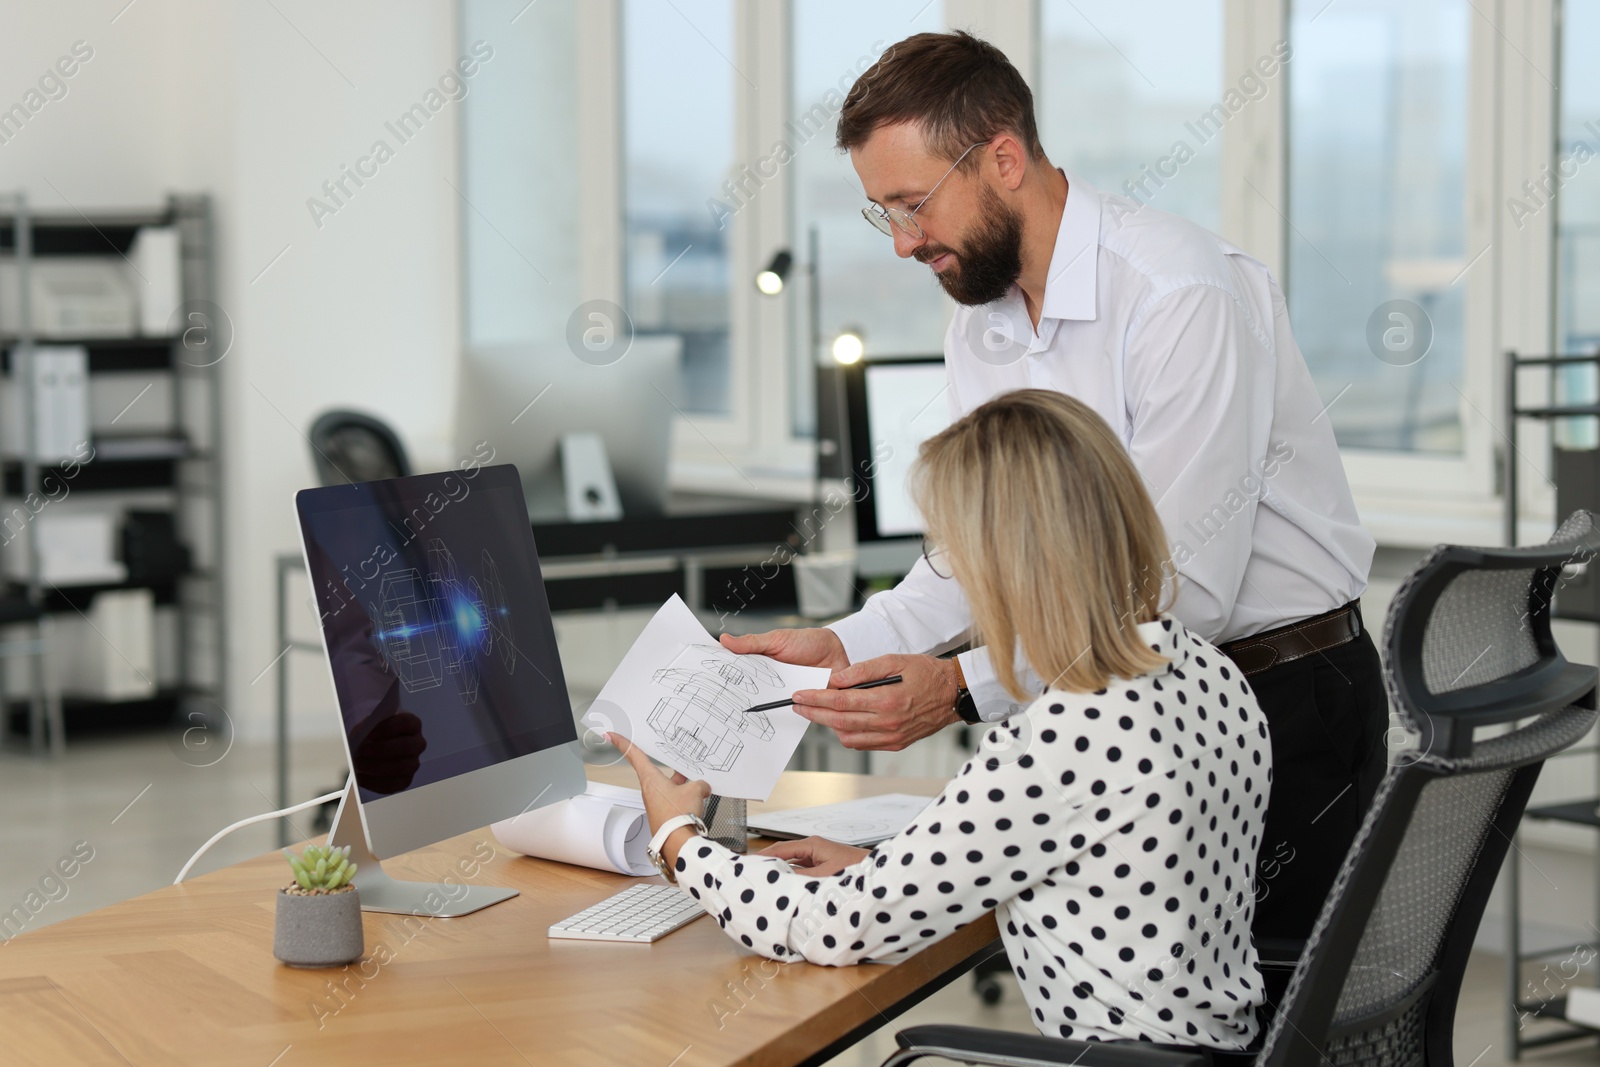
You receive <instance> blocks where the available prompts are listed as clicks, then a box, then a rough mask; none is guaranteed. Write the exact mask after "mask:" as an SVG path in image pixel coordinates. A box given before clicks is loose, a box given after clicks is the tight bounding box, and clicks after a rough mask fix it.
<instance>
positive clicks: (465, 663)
mask: <svg viewBox="0 0 1600 1067" xmlns="http://www.w3.org/2000/svg"><path fill="white" fill-rule="evenodd" d="M482 570H483V574H482V580H481V581H480V580H479V578H478V577H475V576H469V577H468V578H467V579H466V580H465V581H462V579H461V576H460V573H459V572H458V569H457V567H456V560H455V556H454V554H452V553H451V551H450V549H449V547H448V546H447V545H446V544H445V543H444V541H442V540H440V539H439V538H437V537H435V538H433V539H431V540H430V541H429V542H428V573H427V574H426V575H424V574H423V573H422V572H421V571H420V570H418V569H417V568H415V567H406V568H399V569H396V570H392V571H388V572H387V573H385V574H384V575H383V580H382V583H381V584H380V585H379V587H378V597H379V605H378V610H377V612H376V613H375V615H376V622H377V628H376V629H375V630H374V632H373V635H372V639H373V642H374V643H375V644H376V645H377V646H378V650H379V651H380V652H381V653H383V658H384V660H385V661H386V662H387V663H388V664H389V667H390V669H391V670H393V671H394V673H395V674H396V675H397V676H398V677H399V679H400V684H401V685H403V686H404V687H405V689H406V691H407V692H410V693H414V692H417V691H418V690H422V689H434V688H437V687H438V686H441V685H443V684H444V682H445V679H446V678H447V677H450V676H454V677H455V679H456V685H457V687H458V688H459V689H460V691H461V698H462V699H463V700H464V701H466V702H467V703H469V704H471V703H473V702H475V701H476V700H477V699H478V683H479V675H478V665H477V660H478V658H479V657H481V656H485V655H488V654H489V653H490V652H491V651H492V652H494V653H496V654H498V655H499V657H500V663H501V665H502V666H503V667H504V668H505V671H506V673H507V674H510V673H511V672H512V668H513V667H515V666H516V662H517V661H516V645H515V643H514V640H513V634H512V626H511V624H512V620H511V611H510V608H509V607H508V606H507V604H506V594H505V587H504V585H503V584H502V583H501V581H500V568H499V567H498V566H497V565H496V564H495V561H494V557H493V556H491V555H489V553H488V552H487V551H485V552H484V553H483V564H482Z"/></svg>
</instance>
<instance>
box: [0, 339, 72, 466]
mask: <svg viewBox="0 0 1600 1067" xmlns="http://www.w3.org/2000/svg"><path fill="white" fill-rule="evenodd" d="M17 355H18V353H17V350H16V349H13V350H12V357H13V366H14V368H15V369H16V370H17V371H18V373H17V374H14V375H13V376H12V381H11V388H10V403H9V404H8V405H7V408H8V410H7V415H8V416H9V417H8V418H7V420H6V422H7V425H8V431H7V434H6V447H7V450H8V451H9V452H11V453H12V454H13V455H24V454H27V455H31V456H32V457H33V458H34V459H36V460H38V461H39V462H40V463H44V464H50V463H68V462H72V461H74V460H82V459H83V456H84V452H83V451H82V448H81V446H82V445H83V444H84V443H85V442H87V441H88V440H89V353H88V350H87V349H85V348H84V347H83V346H82V345H35V346H34V348H33V355H32V358H31V359H29V358H26V357H24V358H21V359H18V358H16V357H17ZM29 381H31V382H32V390H31V391H32V394H33V402H34V407H33V441H32V442H31V446H30V443H29V442H26V441H25V440H24V438H25V436H26V431H25V427H26V425H27V419H26V418H25V410H24V407H23V405H24V404H26V403H27V400H28V394H29V392H30V390H29V388H28V382H29Z"/></svg>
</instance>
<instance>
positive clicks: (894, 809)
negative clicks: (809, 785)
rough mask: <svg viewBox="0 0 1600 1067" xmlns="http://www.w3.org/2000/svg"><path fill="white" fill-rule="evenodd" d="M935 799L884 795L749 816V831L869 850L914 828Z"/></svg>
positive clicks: (908, 795)
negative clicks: (811, 838) (815, 838)
mask: <svg viewBox="0 0 1600 1067" xmlns="http://www.w3.org/2000/svg"><path fill="white" fill-rule="evenodd" d="M931 803H933V798H932V797H918V796H912V795H911V794H909V793H885V794H883V795H882V796H876V797H861V798H860V799H858V800H845V801H841V802H839V803H838V804H820V805H818V806H817V807H814V808H789V809H788V810H786V811H769V812H766V813H765V814H763V815H752V816H750V829H751V830H759V831H761V832H763V833H766V834H768V835H769V836H773V837H811V836H813V835H815V836H817V837H826V838H827V839H828V840H830V841H838V842H840V843H842V844H846V845H855V846H856V847H857V848H868V847H870V846H872V845H876V844H877V843H878V842H879V841H887V840H888V839H889V838H891V837H893V836H894V835H895V834H898V833H899V832H900V831H901V830H904V829H905V828H906V827H907V826H910V825H911V821H912V820H913V819H915V818H916V817H917V816H918V815H921V814H922V812H923V810H924V809H925V808H927V806H928V805H929V804H931Z"/></svg>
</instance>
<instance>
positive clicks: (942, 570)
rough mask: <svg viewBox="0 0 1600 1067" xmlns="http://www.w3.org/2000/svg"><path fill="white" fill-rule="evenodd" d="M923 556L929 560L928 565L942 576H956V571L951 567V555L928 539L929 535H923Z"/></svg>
mask: <svg viewBox="0 0 1600 1067" xmlns="http://www.w3.org/2000/svg"><path fill="white" fill-rule="evenodd" d="M922 558H923V559H925V560H927V561H928V567H929V568H930V569H931V570H932V571H933V573H934V574H937V575H938V576H939V577H941V578H954V577H955V576H956V575H955V571H953V570H951V569H950V557H949V555H947V554H946V553H945V550H944V549H942V548H940V547H939V546H938V545H936V544H934V543H933V542H932V541H930V540H928V535H927V534H923V535H922Z"/></svg>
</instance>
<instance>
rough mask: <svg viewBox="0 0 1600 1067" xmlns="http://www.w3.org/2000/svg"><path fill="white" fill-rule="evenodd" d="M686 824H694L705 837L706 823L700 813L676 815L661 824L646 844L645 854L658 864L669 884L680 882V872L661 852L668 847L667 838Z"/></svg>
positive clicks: (657, 867) (657, 868) (662, 875)
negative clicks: (674, 868)
mask: <svg viewBox="0 0 1600 1067" xmlns="http://www.w3.org/2000/svg"><path fill="white" fill-rule="evenodd" d="M684 826H693V827H694V828H695V829H696V830H697V831H699V833H700V836H702V837H704V836H705V835H706V833H707V830H706V824H705V822H704V821H702V820H701V818H700V816H698V815H674V816H673V817H672V818H670V819H668V820H667V821H666V822H664V823H662V824H661V828H660V829H659V830H657V831H656V832H655V835H654V836H653V837H651V838H650V843H649V844H648V845H646V846H645V849H644V851H645V855H647V856H649V857H650V862H651V863H653V864H655V865H656V870H658V871H660V872H661V877H663V878H665V879H666V880H667V884H668V885H677V884H678V874H677V872H676V871H674V870H673V869H672V864H670V863H668V862H667V858H666V857H665V856H663V855H662V854H661V850H662V849H663V848H665V847H666V844H667V838H669V837H671V836H672V832H673V831H674V830H677V829H679V828H680V827H684Z"/></svg>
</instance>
